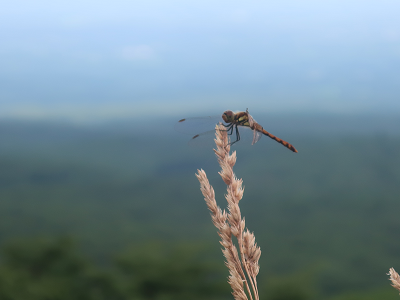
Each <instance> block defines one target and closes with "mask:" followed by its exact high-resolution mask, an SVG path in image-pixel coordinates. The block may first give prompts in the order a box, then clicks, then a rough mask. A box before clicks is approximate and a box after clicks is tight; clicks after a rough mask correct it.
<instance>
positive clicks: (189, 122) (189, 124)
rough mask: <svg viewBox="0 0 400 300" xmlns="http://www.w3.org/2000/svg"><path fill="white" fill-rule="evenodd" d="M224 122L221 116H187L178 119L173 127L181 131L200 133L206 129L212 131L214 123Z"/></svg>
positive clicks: (192, 133) (193, 133)
mask: <svg viewBox="0 0 400 300" xmlns="http://www.w3.org/2000/svg"><path fill="white" fill-rule="evenodd" d="M219 122H221V123H224V122H223V120H222V117H221V116H210V117H199V118H187V119H181V120H179V121H178V122H177V123H176V124H175V126H174V129H175V130H176V131H178V132H181V133H186V134H191V135H193V136H195V135H200V134H203V133H205V132H208V131H214V129H215V125H217V124H218V123H219Z"/></svg>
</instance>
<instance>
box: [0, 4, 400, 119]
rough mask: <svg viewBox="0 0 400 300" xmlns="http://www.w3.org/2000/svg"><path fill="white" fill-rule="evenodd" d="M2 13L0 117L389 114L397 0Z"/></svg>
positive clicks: (394, 101) (397, 67) (397, 89)
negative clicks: (248, 112)
mask: <svg viewBox="0 0 400 300" xmlns="http://www.w3.org/2000/svg"><path fill="white" fill-rule="evenodd" d="M4 2H5V1H4ZM7 2H8V3H7V4H4V3H3V4H0V41H1V42H0V117H28V118H58V117H67V118H115V117H117V118H118V117H129V116H132V115H134V114H137V113H138V112H140V113H141V114H144V115H149V114H155V115H159V114H163V113H164V114H176V115H180V114H189V115H202V114H209V113H211V114H218V113H219V112H220V111H223V110H225V109H232V110H243V109H246V108H247V107H249V110H251V111H255V110H257V111H265V112H267V111H268V112H280V113H282V112H283V113H285V112H288V113H293V112H307V113H310V112H324V113H360V112H361V113H371V112H380V113H384V112H391V113H393V112H400V18H399V14H400V1H398V0H393V1H385V0H382V1H368V0H358V1H352V0H335V1H329V0H324V1H307V0H306V1H299V0H292V1H290V0H287V1H285V0H279V1H215V0H213V1H204V0H202V1H151V0H148V1H115V0H114V1H75V0H69V1H18V0H16V1H7Z"/></svg>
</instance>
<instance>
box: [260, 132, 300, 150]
mask: <svg viewBox="0 0 400 300" xmlns="http://www.w3.org/2000/svg"><path fill="white" fill-rule="evenodd" d="M262 133H263V134H265V135H266V136H268V137H270V138H271V139H273V140H275V141H277V142H278V143H280V144H282V145H283V146H285V147H286V148H288V149H289V150H292V151H293V152H295V153H297V150H296V148H295V147H293V145H292V144H289V143H288V142H286V141H284V140H281V139H280V138H278V137H276V136H275V135H273V134H271V133H269V132H268V131H266V130H265V129H264V128H262Z"/></svg>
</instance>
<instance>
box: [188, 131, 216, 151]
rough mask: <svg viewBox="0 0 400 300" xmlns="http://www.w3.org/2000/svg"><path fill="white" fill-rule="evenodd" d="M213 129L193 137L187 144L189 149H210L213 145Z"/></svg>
mask: <svg viewBox="0 0 400 300" xmlns="http://www.w3.org/2000/svg"><path fill="white" fill-rule="evenodd" d="M214 138H215V129H214V130H209V131H206V132H202V133H199V134H196V135H194V136H193V137H192V138H191V139H190V141H189V142H188V144H189V146H191V147H196V148H197V147H212V146H213V145H214Z"/></svg>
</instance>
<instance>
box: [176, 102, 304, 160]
mask: <svg viewBox="0 0 400 300" xmlns="http://www.w3.org/2000/svg"><path fill="white" fill-rule="evenodd" d="M218 119H219V118H217V120H218ZM193 120H196V121H198V120H203V121H204V120H209V121H210V120H214V118H211V117H208V118H190V119H181V120H179V122H178V124H177V125H178V126H175V128H176V129H177V130H178V131H181V130H180V129H181V127H182V126H181V125H186V124H187V123H191V122H192V121H193ZM222 120H223V121H224V122H225V123H226V124H224V123H222V122H221V123H222V125H224V126H225V128H226V131H228V134H229V135H232V134H233V132H235V134H236V140H235V141H233V142H231V143H230V145H233V144H234V143H236V142H238V141H240V133H239V128H238V126H239V127H240V126H242V127H247V128H250V129H251V130H252V131H253V142H252V145H254V144H255V143H257V142H258V141H259V140H260V138H261V137H262V135H263V134H264V135H266V136H268V137H270V138H271V139H273V140H275V141H277V142H278V143H280V144H282V145H283V146H285V147H286V148H288V149H289V150H292V151H293V152H296V153H297V150H296V148H295V147H293V145H292V144H289V143H288V142H286V141H284V140H281V139H280V138H278V137H276V136H275V135H273V134H271V133H269V132H268V131H266V130H265V129H264V128H263V127H262V126H261V125H260V124H258V123H257V122H256V121H255V120H254V119H253V117H252V116H251V115H250V114H249V112H248V110H247V109H246V111H241V112H236V113H234V112H233V111H231V110H227V111H225V112H224V113H223V114H222ZM189 127H190V126H189ZM206 133H208V132H206ZM206 133H200V134H196V135H195V136H193V137H192V140H193V139H197V138H199V137H200V136H202V135H203V134H206Z"/></svg>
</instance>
